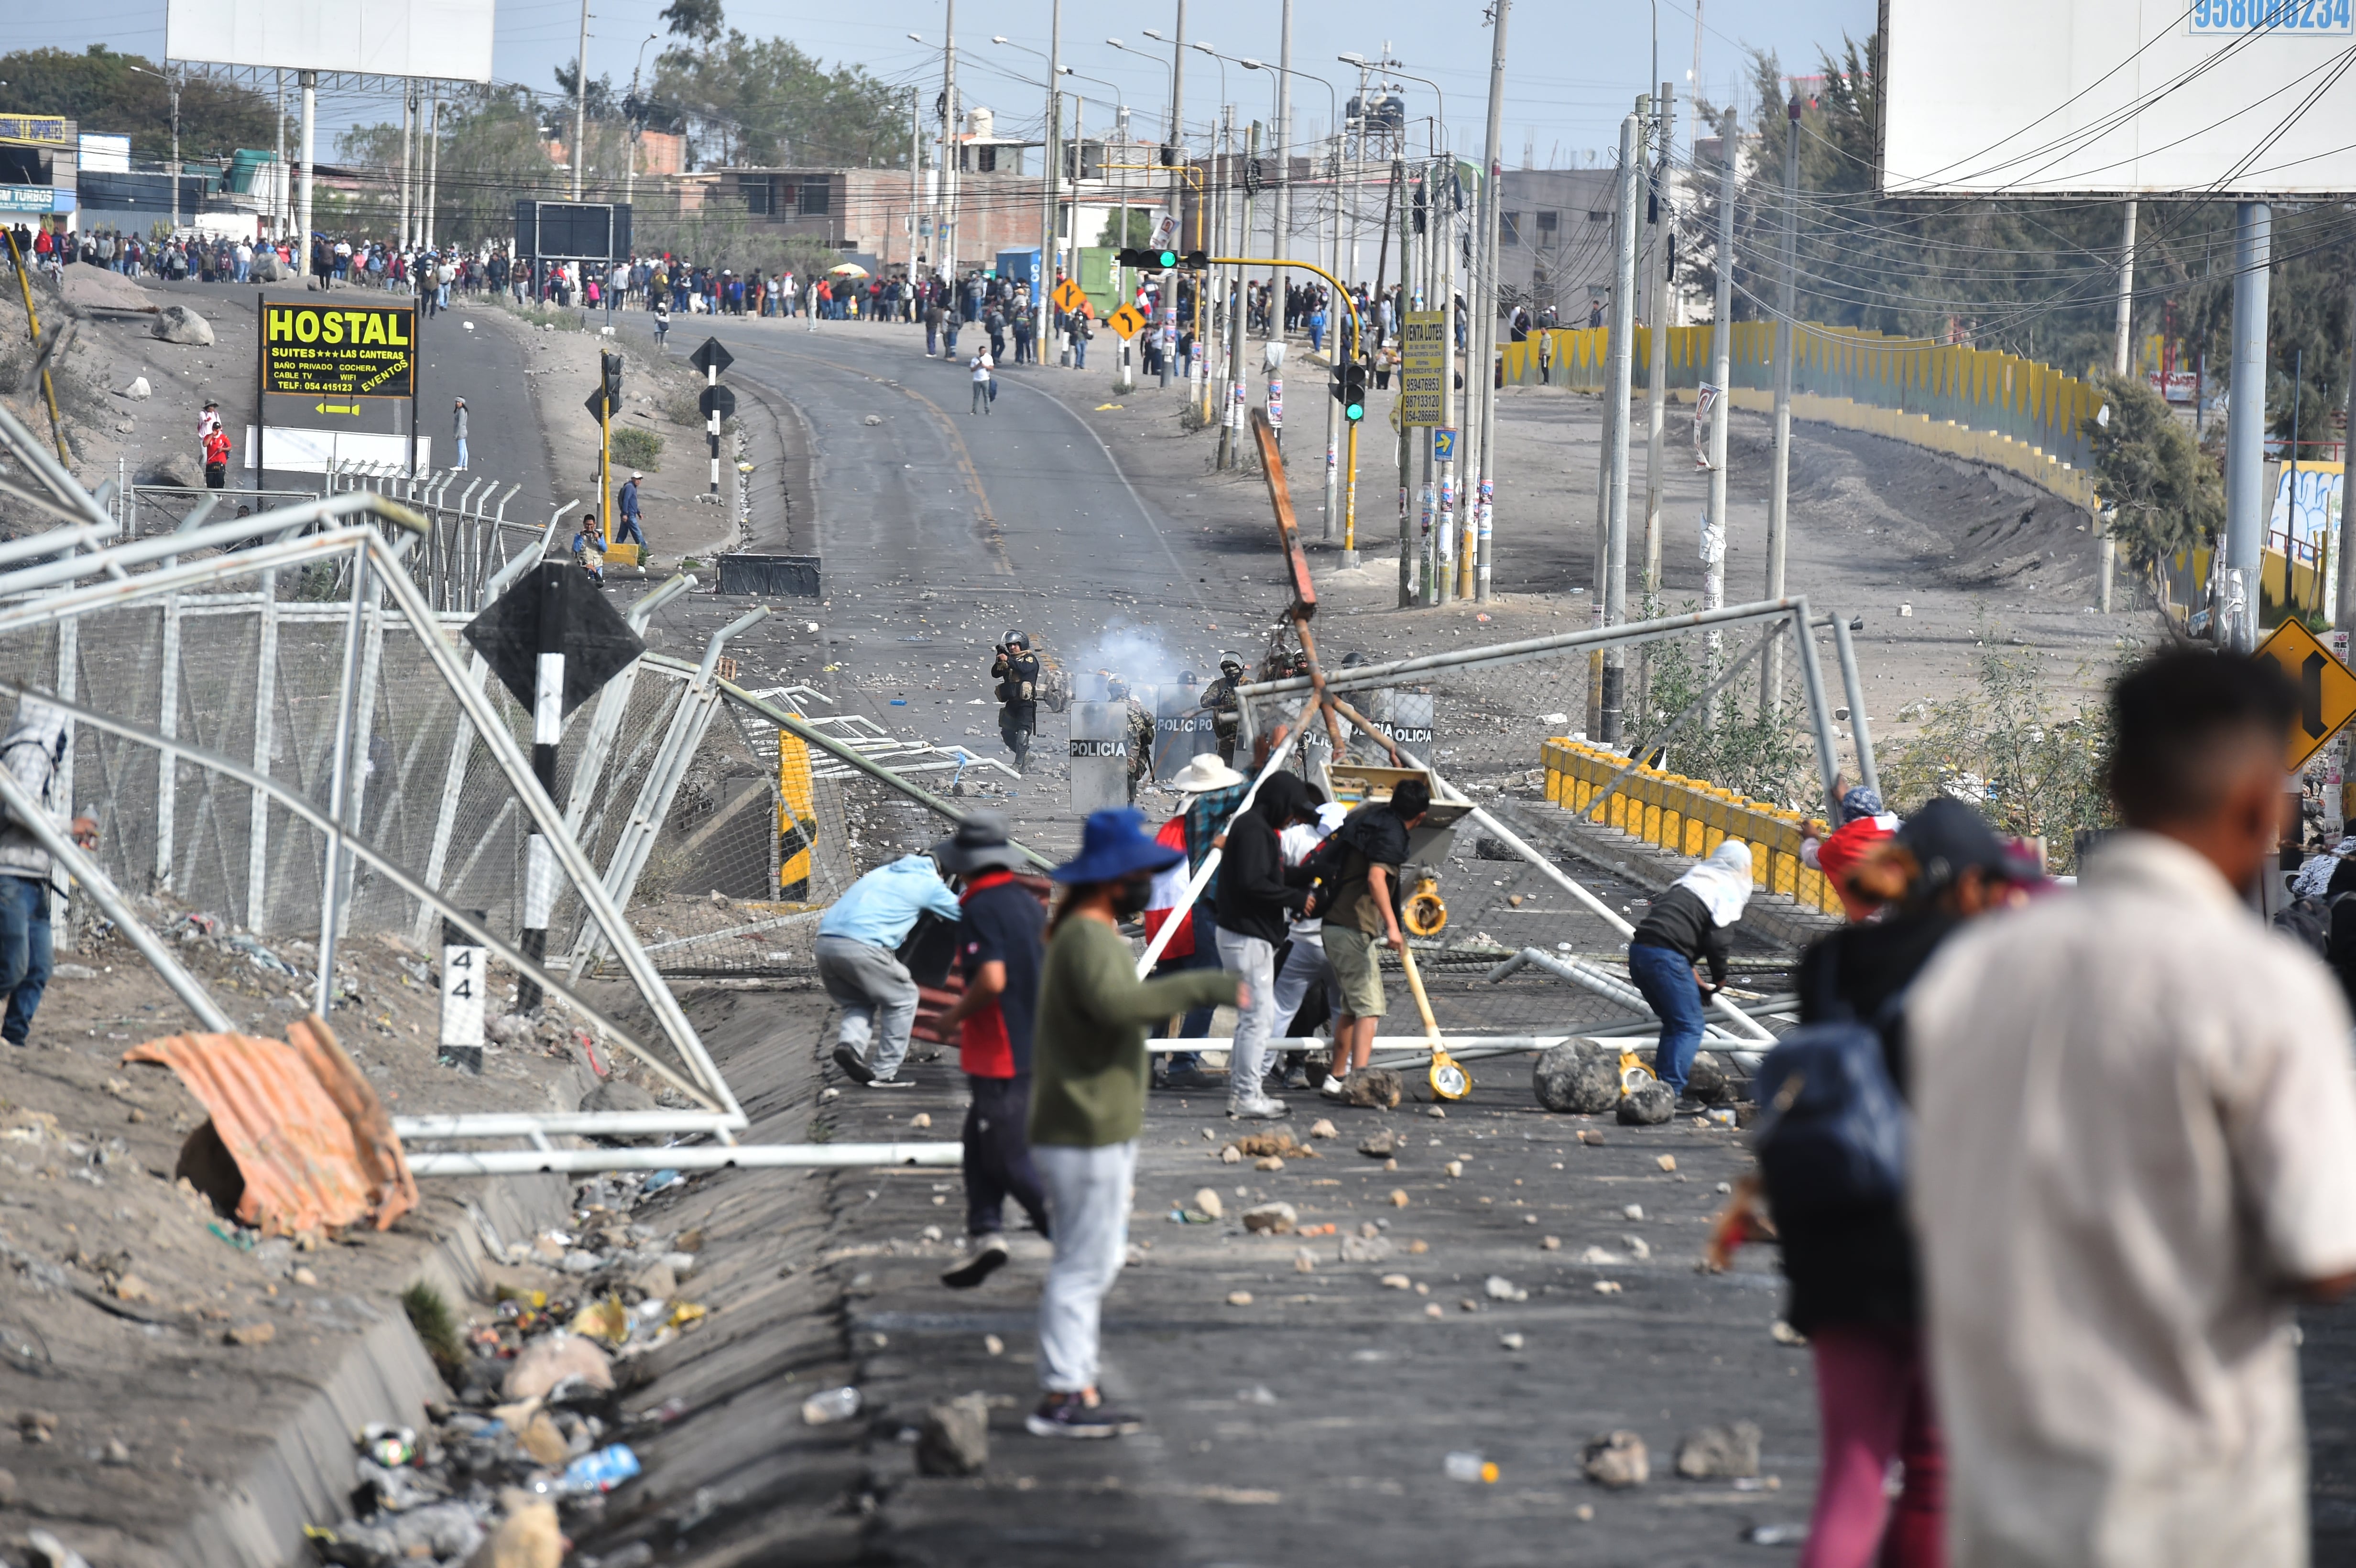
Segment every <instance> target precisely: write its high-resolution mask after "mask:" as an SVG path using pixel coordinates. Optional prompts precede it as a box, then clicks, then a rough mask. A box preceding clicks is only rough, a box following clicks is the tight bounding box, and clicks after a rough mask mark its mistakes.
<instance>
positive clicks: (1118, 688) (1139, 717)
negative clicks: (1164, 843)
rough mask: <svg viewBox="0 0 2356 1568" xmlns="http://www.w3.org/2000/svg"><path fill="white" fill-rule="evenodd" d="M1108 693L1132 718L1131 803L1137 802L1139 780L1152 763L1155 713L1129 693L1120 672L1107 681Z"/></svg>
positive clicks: (1130, 720) (1130, 756) (1109, 698)
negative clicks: (1149, 711) (1119, 674)
mask: <svg viewBox="0 0 2356 1568" xmlns="http://www.w3.org/2000/svg"><path fill="white" fill-rule="evenodd" d="M1105 696H1106V699H1108V700H1109V701H1113V702H1119V703H1121V704H1123V705H1124V706H1125V708H1126V710H1127V717H1128V719H1129V804H1130V805H1136V804H1137V781H1138V780H1140V779H1141V778H1143V777H1144V776H1145V774H1146V772H1147V770H1148V769H1150V768H1151V767H1152V766H1153V715H1152V714H1151V713H1148V712H1147V711H1146V710H1145V704H1143V703H1142V702H1140V701H1139V700H1138V699H1136V698H1134V697H1131V696H1130V694H1129V683H1128V682H1127V681H1125V680H1123V679H1121V678H1120V677H1119V676H1113V677H1110V678H1109V679H1108V680H1107V681H1106V682H1105Z"/></svg>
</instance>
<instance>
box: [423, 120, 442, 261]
mask: <svg viewBox="0 0 2356 1568" xmlns="http://www.w3.org/2000/svg"><path fill="white" fill-rule="evenodd" d="M441 185H442V95H441V94H440V93H438V92H437V93H435V94H434V96H433V99H432V108H431V109H430V110H429V112H428V119H427V123H426V131H425V248H426V249H427V250H429V251H431V250H432V249H434V204H435V203H436V201H437V200H438V199H439V198H440V196H441Z"/></svg>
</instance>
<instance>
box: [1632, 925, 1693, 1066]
mask: <svg viewBox="0 0 2356 1568" xmlns="http://www.w3.org/2000/svg"><path fill="white" fill-rule="evenodd" d="M1628 974H1629V976H1630V977H1631V978H1632V979H1633V980H1634V981H1635V982H1636V988H1637V989H1638V990H1640V991H1642V992H1644V1000H1645V1001H1647V1002H1649V1003H1651V1004H1652V1008H1653V1010H1654V1011H1655V1012H1656V1013H1658V1014H1660V1015H1661V1044H1660V1049H1659V1050H1657V1051H1655V1052H1654V1053H1653V1076H1654V1077H1655V1078H1658V1079H1659V1080H1660V1081H1661V1082H1662V1083H1665V1084H1667V1085H1668V1086H1669V1089H1670V1091H1671V1092H1672V1093H1676V1094H1677V1095H1679V1096H1683V1095H1684V1093H1685V1092H1686V1074H1687V1073H1688V1072H1692V1071H1693V1059H1694V1048H1695V1047H1696V1046H1698V1045H1699V1044H1700V1043H1701V1031H1702V1023H1703V1020H1704V1019H1705V1018H1706V1017H1707V1015H1706V1014H1705V1013H1704V1012H1703V1011H1702V1005H1701V987H1700V986H1699V985H1698V984H1697V983H1696V981H1695V979H1694V970H1693V960H1692V959H1690V958H1687V956H1686V955H1684V954H1682V953H1679V952H1677V951H1676V949H1675V948H1671V947H1655V946H1654V945H1653V944H1651V943H1649V942H1648V943H1644V944H1639V945H1637V946H1634V947H1631V948H1629V949H1628Z"/></svg>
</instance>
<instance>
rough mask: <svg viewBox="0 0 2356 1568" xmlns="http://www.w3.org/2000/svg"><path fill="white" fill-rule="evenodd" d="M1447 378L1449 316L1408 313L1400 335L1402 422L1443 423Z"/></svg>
mask: <svg viewBox="0 0 2356 1568" xmlns="http://www.w3.org/2000/svg"><path fill="white" fill-rule="evenodd" d="M1447 375H1448V313H1447V312H1446V311H1439V310H1411V311H1409V312H1408V313H1407V324H1406V327H1405V329H1404V330H1403V331H1402V332H1401V333H1400V334H1399V395H1398V420H1399V423H1401V424H1403V425H1437V424H1438V423H1440V401H1441V392H1442V390H1443V389H1444V387H1445V384H1446V378H1447Z"/></svg>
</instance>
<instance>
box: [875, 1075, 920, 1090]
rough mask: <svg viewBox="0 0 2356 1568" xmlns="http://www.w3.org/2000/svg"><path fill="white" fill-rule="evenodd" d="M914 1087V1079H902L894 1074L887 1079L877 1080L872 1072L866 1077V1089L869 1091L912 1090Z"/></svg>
mask: <svg viewBox="0 0 2356 1568" xmlns="http://www.w3.org/2000/svg"><path fill="white" fill-rule="evenodd" d="M867 1087H869V1088H870V1089H914V1088H915V1087H916V1080H915V1079H913V1078H903V1077H901V1076H900V1075H899V1074H898V1073H896V1072H894V1074H892V1076H891V1077H889V1078H878V1077H876V1076H875V1075H874V1074H873V1073H872V1072H871V1073H869V1074H868V1075H867Z"/></svg>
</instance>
